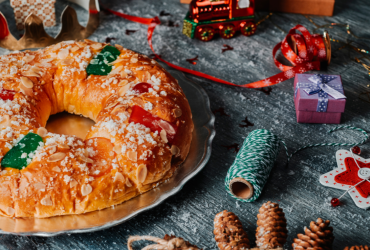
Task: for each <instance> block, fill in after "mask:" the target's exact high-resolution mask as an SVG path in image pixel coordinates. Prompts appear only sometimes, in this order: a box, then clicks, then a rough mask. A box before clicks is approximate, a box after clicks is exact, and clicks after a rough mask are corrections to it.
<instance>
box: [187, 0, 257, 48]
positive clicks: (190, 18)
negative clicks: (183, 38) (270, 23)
mask: <svg viewBox="0 0 370 250" xmlns="http://www.w3.org/2000/svg"><path fill="white" fill-rule="evenodd" d="M238 30H240V31H241V33H242V34H243V35H245V36H250V35H253V34H254V33H255V32H256V23H255V21H254V0H193V1H192V2H191V3H190V11H189V12H188V14H187V15H186V17H185V19H184V26H183V30H182V32H183V33H184V34H185V35H187V36H188V37H190V38H194V37H196V38H198V39H200V40H202V41H204V42H207V41H210V40H211V39H212V38H213V37H214V35H215V34H220V36H221V37H222V38H226V39H228V38H232V37H233V36H234V35H235V32H236V31H238Z"/></svg>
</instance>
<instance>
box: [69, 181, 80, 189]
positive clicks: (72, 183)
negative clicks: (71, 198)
mask: <svg viewBox="0 0 370 250" xmlns="http://www.w3.org/2000/svg"><path fill="white" fill-rule="evenodd" d="M77 184H78V182H77V181H76V180H71V181H70V182H69V187H70V188H74V187H75V186H77Z"/></svg>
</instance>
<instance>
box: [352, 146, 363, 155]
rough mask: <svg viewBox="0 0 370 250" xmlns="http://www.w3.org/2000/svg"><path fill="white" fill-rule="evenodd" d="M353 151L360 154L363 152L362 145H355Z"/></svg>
mask: <svg viewBox="0 0 370 250" xmlns="http://www.w3.org/2000/svg"><path fill="white" fill-rule="evenodd" d="M352 152H353V153H354V154H356V155H360V154H361V149H360V147H359V146H354V147H353V148H352Z"/></svg>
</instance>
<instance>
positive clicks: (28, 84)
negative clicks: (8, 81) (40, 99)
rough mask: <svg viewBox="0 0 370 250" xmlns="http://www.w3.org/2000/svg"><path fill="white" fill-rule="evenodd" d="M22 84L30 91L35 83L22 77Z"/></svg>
mask: <svg viewBox="0 0 370 250" xmlns="http://www.w3.org/2000/svg"><path fill="white" fill-rule="evenodd" d="M21 83H22V84H23V86H25V87H26V88H28V89H31V88H32V87H33V82H32V81H31V80H30V79H29V78H27V77H24V76H22V77H21Z"/></svg>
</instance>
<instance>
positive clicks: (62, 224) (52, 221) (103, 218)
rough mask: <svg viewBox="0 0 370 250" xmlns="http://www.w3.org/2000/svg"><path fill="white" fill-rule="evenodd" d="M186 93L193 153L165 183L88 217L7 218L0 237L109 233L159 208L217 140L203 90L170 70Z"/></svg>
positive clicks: (0, 224) (1, 224)
mask: <svg viewBox="0 0 370 250" xmlns="http://www.w3.org/2000/svg"><path fill="white" fill-rule="evenodd" d="M165 68H166V69H167V71H168V72H169V73H170V74H171V75H172V76H174V77H175V78H176V79H177V80H178V81H179V84H180V86H181V87H182V89H183V90H184V92H185V95H186V97H187V98H188V100H189V104H190V107H191V111H192V113H193V121H194V132H193V140H192V143H191V147H190V152H189V155H188V157H187V158H186V160H185V162H184V163H183V164H182V165H181V166H180V168H179V169H178V170H177V171H176V172H175V174H174V176H173V177H172V178H170V179H169V181H167V182H166V183H164V184H162V185H160V186H158V187H157V188H155V189H153V190H151V191H149V192H147V193H145V194H142V195H140V196H138V197H135V198H134V199H131V200H129V201H126V202H124V203H122V204H120V205H117V206H114V207H110V208H106V209H103V210H100V211H94V212H90V213H86V214H78V215H64V216H56V217H51V218H44V219H40V218H8V217H2V216H0V233H2V234H16V235H33V236H44V237H50V236H56V235H60V234H67V233H68V234H71V233H87V232H94V231H98V230H103V229H107V228H110V227H113V226H115V225H118V224H120V223H123V222H125V221H127V220H129V219H131V218H133V217H135V216H136V215H138V214H139V213H141V212H144V211H147V210H149V209H151V208H153V207H155V206H158V205H159V204H160V203H162V202H163V201H164V200H166V199H167V198H168V197H170V196H172V195H174V194H176V193H177V192H179V191H180V190H181V188H182V187H183V186H184V185H185V183H186V182H187V181H189V180H190V179H191V178H193V177H194V176H195V175H196V174H197V173H199V171H200V170H202V169H203V167H204V166H205V165H206V163H207V162H208V160H209V157H210V156H211V144H212V140H213V138H214V136H215V128H214V120H215V118H214V115H213V113H212V111H211V109H210V104H209V98H208V96H207V94H206V92H205V91H204V90H203V88H202V87H201V86H200V85H198V84H196V83H194V82H191V81H189V80H188V79H186V78H185V76H184V74H183V73H181V72H179V71H175V70H173V69H168V67H165Z"/></svg>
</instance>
